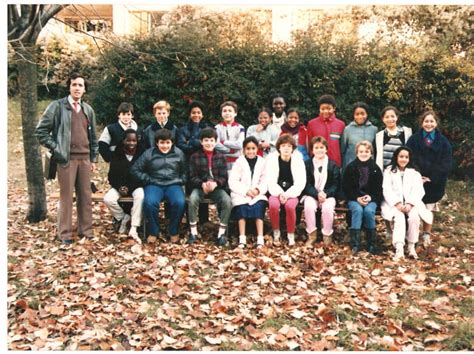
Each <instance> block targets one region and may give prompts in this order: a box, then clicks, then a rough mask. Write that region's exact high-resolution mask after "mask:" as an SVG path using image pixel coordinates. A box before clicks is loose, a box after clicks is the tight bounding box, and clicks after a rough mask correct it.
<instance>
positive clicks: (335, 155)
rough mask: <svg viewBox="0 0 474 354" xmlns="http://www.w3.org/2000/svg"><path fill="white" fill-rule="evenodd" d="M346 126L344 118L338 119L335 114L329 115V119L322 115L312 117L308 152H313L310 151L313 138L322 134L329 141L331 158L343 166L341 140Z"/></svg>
mask: <svg viewBox="0 0 474 354" xmlns="http://www.w3.org/2000/svg"><path fill="white" fill-rule="evenodd" d="M345 126H346V124H345V123H344V122H343V121H342V120H340V119H337V118H336V116H335V115H332V116H331V117H329V119H328V120H324V119H323V117H321V116H318V117H316V118H314V119H311V120H310V121H309V123H308V128H307V129H308V152H309V153H311V152H310V151H309V143H310V142H311V139H312V138H313V137H315V136H322V137H323V138H324V139H326V140H327V142H328V157H329V159H330V160H333V161H334V162H335V163H336V165H337V166H338V167H341V165H342V159H341V146H340V141H341V138H342V133H343V132H344V127H345Z"/></svg>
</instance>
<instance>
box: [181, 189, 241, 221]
mask: <svg viewBox="0 0 474 354" xmlns="http://www.w3.org/2000/svg"><path fill="white" fill-rule="evenodd" d="M204 198H209V199H211V200H212V201H213V202H214V203H215V204H216V207H217V212H218V214H219V220H220V223H221V224H222V225H226V226H227V223H228V222H229V217H230V212H231V211H232V201H231V199H230V196H229V194H227V192H226V191H225V190H223V189H220V188H216V189H214V190H213V191H212V192H211V193H209V194H204V192H203V191H202V189H201V188H199V189H198V188H195V189H193V191H192V192H191V195H190V196H189V205H188V218H189V223H190V224H195V223H196V222H197V220H198V210H199V204H200V202H201V200H203V199H204Z"/></svg>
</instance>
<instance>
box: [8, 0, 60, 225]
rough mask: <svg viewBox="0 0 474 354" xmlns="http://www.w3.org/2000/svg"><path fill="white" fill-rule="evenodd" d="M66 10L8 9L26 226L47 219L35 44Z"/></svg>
mask: <svg viewBox="0 0 474 354" xmlns="http://www.w3.org/2000/svg"><path fill="white" fill-rule="evenodd" d="M66 6H67V5H39V4H36V5H8V42H9V43H10V44H11V46H12V48H13V49H14V51H15V56H14V58H15V60H16V62H17V65H18V88H19V91H20V101H21V125H22V129H23V148H24V151H25V166H26V181H27V186H28V198H29V208H28V215H27V220H28V221H29V222H38V221H40V220H44V219H45V218H46V215H47V208H46V191H45V185H44V179H43V173H42V163H41V153H40V147H39V144H38V141H37V140H36V138H35V136H34V131H35V127H36V123H37V120H38V117H37V113H38V108H37V103H38V94H37V65H36V56H35V48H36V42H37V39H38V36H39V34H40V32H41V30H42V29H43V27H44V26H45V25H46V23H47V22H48V21H49V20H50V19H51V18H52V17H53V16H55V15H56V14H57V13H58V12H59V11H61V10H62V9H63V8H64V7H66Z"/></svg>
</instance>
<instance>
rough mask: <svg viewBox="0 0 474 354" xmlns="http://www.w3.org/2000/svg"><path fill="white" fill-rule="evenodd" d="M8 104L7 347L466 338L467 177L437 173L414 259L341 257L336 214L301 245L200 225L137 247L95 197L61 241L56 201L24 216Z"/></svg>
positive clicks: (252, 346) (329, 344) (372, 343)
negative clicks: (74, 231)
mask: <svg viewBox="0 0 474 354" xmlns="http://www.w3.org/2000/svg"><path fill="white" fill-rule="evenodd" d="M47 103H48V102H46V101H42V102H40V109H42V108H44V107H45V106H46V104H47ZM8 108H9V111H8V121H9V124H8V137H9V139H8V140H9V144H8V176H9V180H8V182H9V183H8V184H9V191H8V285H7V286H8V303H7V308H8V348H9V349H10V350H29V349H33V350H48V349H49V350H53V349H57V350H63V349H67V350H74V349H78V350H79V349H84V350H88V349H90V350H95V349H97V350H114V349H115V350H124V349H135V350H140V349H154V350H160V349H170V350H171V349H181V350H186V349H190V350H191V349H193V350H204V349H209V350H292V349H295V350H325V349H329V350H336V349H343V350H351V349H353V350H385V349H386V350H390V349H404V350H439V349H442V350H469V349H473V347H474V323H473V312H474V311H473V309H474V304H473V302H474V301H473V299H474V294H473V289H474V287H473V283H472V279H471V278H472V274H473V268H474V266H473V261H474V232H473V222H474V198H473V195H474V188H473V186H472V184H465V183H461V182H452V181H450V182H449V185H448V191H447V197H446V199H444V200H443V202H442V212H441V213H439V214H437V215H436V219H435V226H434V232H435V236H434V241H435V242H434V244H433V246H432V247H430V248H429V249H427V250H424V249H423V248H422V247H418V252H419V255H420V259H419V260H418V261H413V260H405V261H402V262H398V263H395V262H392V261H391V257H392V253H391V247H389V248H387V247H385V251H384V252H383V253H382V254H381V255H379V256H372V255H369V254H368V253H366V252H362V253H360V254H359V255H357V256H356V257H354V256H352V255H351V253H350V252H349V250H348V248H347V246H345V244H344V242H343V239H344V237H345V234H346V225H345V221H344V218H343V216H340V219H338V220H337V222H336V228H337V229H336V233H335V239H336V243H335V244H334V245H333V246H330V247H323V246H322V245H321V244H318V245H317V246H316V247H315V248H314V249H310V250H306V249H305V248H304V247H302V243H303V240H302V237H300V240H299V242H298V244H297V247H294V248H291V249H290V248H288V247H287V246H283V247H281V248H273V247H271V246H269V247H267V248H265V249H264V250H263V251H261V252H257V251H256V250H254V249H252V248H251V249H246V250H243V251H240V250H237V249H234V247H230V248H228V249H222V248H218V247H216V246H214V245H213V244H212V238H213V237H214V236H215V232H216V228H215V226H212V225H211V226H206V227H204V228H203V229H202V230H201V232H202V234H203V239H202V240H201V241H200V242H198V243H197V244H195V245H193V246H188V245H171V244H167V243H163V242H161V243H159V244H158V245H154V246H151V245H146V246H143V247H142V246H138V245H136V244H135V243H134V241H133V240H131V239H129V238H127V237H125V236H123V237H119V236H117V235H115V234H114V233H113V231H112V225H111V222H110V220H111V216H110V213H109V212H108V211H107V209H106V208H105V207H104V205H99V204H98V205H96V206H95V207H94V215H95V219H94V225H95V232H96V236H95V238H94V239H93V240H92V241H88V240H87V241H86V240H80V241H78V242H76V243H74V244H73V246H68V247H65V246H62V245H61V244H60V243H59V242H58V241H57V240H56V239H55V232H56V225H55V224H56V212H57V202H56V201H49V202H48V210H49V217H48V219H47V220H46V221H44V222H42V223H39V224H35V225H29V224H27V223H26V222H25V220H24V219H25V215H26V209H27V206H28V200H27V194H26V190H25V185H26V183H25V173H24V159H23V147H22V135H21V127H20V121H21V119H20V116H19V113H18V112H19V104H18V102H17V100H9V102H8ZM99 131H100V130H99ZM99 167H100V172H99V174H98V175H96V176H95V177H94V178H95V182H96V184H97V186H98V187H99V189H100V190H102V191H105V190H106V189H107V184H106V173H107V166H106V165H105V164H104V163H102V164H101V165H100V166H99ZM55 191H57V182H54V183H49V184H48V185H47V192H48V195H50V194H51V193H52V192H55ZM211 215H212V214H211ZM378 227H379V228H383V223H381V222H380V221H379V222H378ZM299 231H300V233H301V236H302V235H303V233H302V229H301V228H299ZM379 234H380V235H383V230H382V229H379ZM234 236H235V235H234Z"/></svg>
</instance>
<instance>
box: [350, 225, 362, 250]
mask: <svg viewBox="0 0 474 354" xmlns="http://www.w3.org/2000/svg"><path fill="white" fill-rule="evenodd" d="M349 235H350V241H349V244H350V246H351V249H352V253H357V252H359V250H360V229H349Z"/></svg>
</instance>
